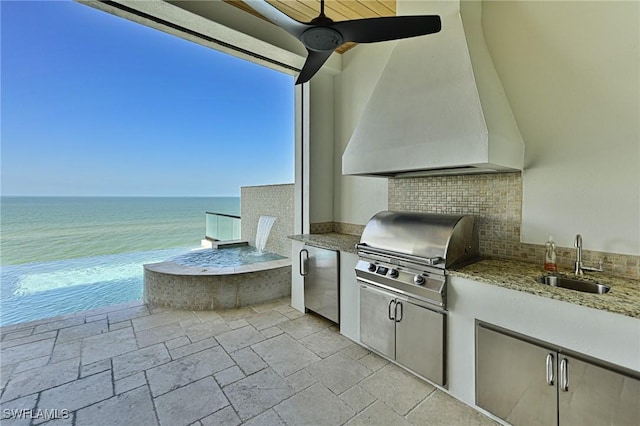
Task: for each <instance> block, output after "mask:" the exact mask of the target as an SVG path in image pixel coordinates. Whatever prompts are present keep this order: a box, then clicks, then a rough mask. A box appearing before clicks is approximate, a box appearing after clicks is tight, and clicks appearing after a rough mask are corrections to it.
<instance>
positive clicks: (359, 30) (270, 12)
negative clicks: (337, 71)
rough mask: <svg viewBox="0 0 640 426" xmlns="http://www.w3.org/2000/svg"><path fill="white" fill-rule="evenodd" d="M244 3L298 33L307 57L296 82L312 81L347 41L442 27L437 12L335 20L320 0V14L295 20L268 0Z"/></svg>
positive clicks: (422, 32) (380, 38) (385, 38)
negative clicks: (435, 13) (311, 17)
mask: <svg viewBox="0 0 640 426" xmlns="http://www.w3.org/2000/svg"><path fill="white" fill-rule="evenodd" d="M245 3H246V4H247V5H248V6H249V7H251V8H252V9H253V10H255V11H256V12H258V13H260V14H261V15H262V16H264V17H265V18H267V19H268V20H269V21H271V22H272V23H274V24H275V25H278V26H279V27H281V28H283V29H284V30H285V31H287V32H288V33H289V34H291V35H293V36H294V37H296V38H297V39H298V40H300V41H301V42H302V44H304V46H305V47H306V48H307V52H308V56H307V60H306V61H305V63H304V66H303V67H302V70H301V71H300V74H299V75H298V79H297V80H296V84H301V83H306V82H307V81H309V80H310V79H311V77H313V76H314V74H315V73H316V72H318V70H319V69H320V67H322V65H323V64H324V63H325V62H326V61H327V59H329V56H331V54H332V53H333V51H334V50H335V49H337V48H338V47H340V46H341V45H343V44H344V43H348V42H355V43H375V42H379V41H388V40H398V39H402V38H409V37H416V36H421V35H425V34H432V33H437V32H438V31H440V29H441V27H442V25H441V22H440V16H438V15H423V16H387V17H379V18H366V19H353V20H350V21H340V22H334V21H333V20H332V19H331V18H328V17H327V16H326V15H325V14H324V0H320V15H318V16H317V17H316V18H314V19H312V20H311V22H308V23H306V22H300V21H296V20H295V19H293V18H291V17H289V16H288V15H286V14H285V13H283V12H281V11H279V10H278V9H276V8H275V7H273V6H271V5H270V4H269V3H267V2H266V0H245Z"/></svg>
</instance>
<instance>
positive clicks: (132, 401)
mask: <svg viewBox="0 0 640 426" xmlns="http://www.w3.org/2000/svg"><path fill="white" fill-rule="evenodd" d="M157 424H158V421H157V420H156V414H155V411H154V409H153V402H152V401H151V395H150V394H149V389H147V387H146V386H143V387H139V388H136V389H134V390H132V391H130V392H125V393H122V394H120V395H117V396H114V397H112V398H109V399H107V400H105V401H102V402H99V403H97V404H94V405H90V406H89V407H86V408H82V409H80V410H78V411H77V413H76V422H75V426H95V425H100V426H131V425H136V426H155V425H157Z"/></svg>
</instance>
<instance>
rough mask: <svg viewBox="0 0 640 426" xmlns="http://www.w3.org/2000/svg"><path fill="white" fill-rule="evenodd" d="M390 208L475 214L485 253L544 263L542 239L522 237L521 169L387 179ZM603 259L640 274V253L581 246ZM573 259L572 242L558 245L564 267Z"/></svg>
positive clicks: (625, 272)
mask: <svg viewBox="0 0 640 426" xmlns="http://www.w3.org/2000/svg"><path fill="white" fill-rule="evenodd" d="M389 210H399V211H420V212H426V213H447V214H470V215H473V216H476V217H477V218H478V233H479V238H480V253H481V254H482V255H483V256H489V257H494V258H503V259H513V260H520V261H525V262H532V263H540V264H541V265H542V261H543V258H544V257H543V256H544V248H545V247H544V245H543V244H527V243H521V242H520V224H521V221H522V177H521V174H520V172H515V173H496V174H477V175H462V176H433V177H422V178H408V179H407V178H402V179H389ZM600 259H603V261H604V269H605V271H606V272H607V273H612V274H614V275H619V276H624V277H628V278H633V279H638V278H640V256H631V255H623V254H616V253H604V252H596V251H590V250H584V251H583V261H584V263H585V265H587V266H597V264H598V261H599V260H600ZM574 261H575V250H574V249H573V248H564V247H558V264H559V266H560V267H567V268H571V267H573V262H574Z"/></svg>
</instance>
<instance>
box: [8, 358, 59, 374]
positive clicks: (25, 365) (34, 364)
mask: <svg viewBox="0 0 640 426" xmlns="http://www.w3.org/2000/svg"><path fill="white" fill-rule="evenodd" d="M49 359H50V357H49V356H43V357H40V358H33V359H30V360H28V361H23V362H18V363H17V364H16V366H15V369H14V370H13V373H20V372H21V371H27V370H31V369H32V368H38V367H43V366H45V365H47V364H48V363H49Z"/></svg>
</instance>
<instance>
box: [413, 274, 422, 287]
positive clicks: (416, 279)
mask: <svg viewBox="0 0 640 426" xmlns="http://www.w3.org/2000/svg"><path fill="white" fill-rule="evenodd" d="M413 283H414V284H417V285H422V284H424V277H423V276H422V275H416V276H415V277H413Z"/></svg>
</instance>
